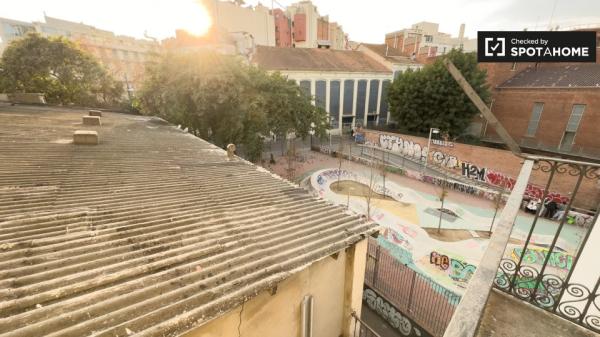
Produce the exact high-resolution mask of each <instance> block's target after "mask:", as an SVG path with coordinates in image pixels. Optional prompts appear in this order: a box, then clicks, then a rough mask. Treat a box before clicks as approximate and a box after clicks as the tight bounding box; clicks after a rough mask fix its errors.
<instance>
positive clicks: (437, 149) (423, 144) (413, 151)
mask: <svg viewBox="0 0 600 337" xmlns="http://www.w3.org/2000/svg"><path fill="white" fill-rule="evenodd" d="M363 132H364V133H365V139H366V141H367V142H368V143H370V144H372V145H375V146H380V147H384V148H387V149H390V150H392V151H398V152H401V153H403V154H404V155H408V156H411V157H413V158H415V159H416V160H420V161H425V159H426V158H427V157H429V163H430V164H432V163H434V164H436V165H443V166H444V167H446V168H447V169H449V170H452V171H453V172H454V173H457V174H461V175H463V176H467V177H469V178H472V179H478V180H481V181H485V182H488V183H490V184H492V185H497V186H503V187H509V188H512V185H514V180H515V179H516V177H517V176H518V174H519V170H520V168H521V163H522V159H521V158H519V157H516V156H515V155H513V154H512V153H511V152H510V151H506V150H500V149H494V148H488V147H482V146H475V145H468V144H462V143H456V142H450V143H447V144H445V145H437V144H434V143H432V144H431V150H430V151H429V150H428V149H427V141H428V139H427V138H423V137H415V136H408V135H403V134H394V133H384V132H379V131H373V130H363ZM382 136H383V137H382ZM399 141H401V142H402V145H400V144H399V143H398V142H399ZM463 166H464V167H465V168H466V171H465V170H464V169H463ZM479 174H481V175H479ZM547 180H548V174H547V173H545V172H541V171H539V170H534V171H533V174H532V176H531V178H530V180H529V183H530V185H529V186H528V188H527V191H526V193H527V194H528V195H530V196H533V197H538V196H541V194H542V193H543V187H545V185H546V183H547ZM575 183H576V177H573V176H571V175H569V174H556V175H555V177H554V180H553V183H552V185H551V186H550V189H549V190H550V192H551V193H552V195H553V196H555V197H557V198H563V199H568V198H570V196H571V191H572V190H573V188H574V187H575ZM599 197H600V185H598V181H597V180H596V181H593V180H590V179H584V180H583V182H582V184H581V187H580V190H579V192H578V194H577V197H576V199H575V203H574V205H575V206H578V207H582V208H589V209H593V208H595V207H596V206H597V202H598V198H599Z"/></svg>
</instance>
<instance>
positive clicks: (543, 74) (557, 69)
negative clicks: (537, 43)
mask: <svg viewBox="0 0 600 337" xmlns="http://www.w3.org/2000/svg"><path fill="white" fill-rule="evenodd" d="M499 87H500V88H599V89H600V64H598V63H591V64H589V63H582V64H575V65H573V64H570V65H540V66H538V67H537V68H536V67H529V68H527V69H525V70H523V71H522V72H520V73H518V74H517V75H515V76H513V77H512V78H510V79H508V80H507V81H506V82H504V83H503V84H501V85H500V86H499Z"/></svg>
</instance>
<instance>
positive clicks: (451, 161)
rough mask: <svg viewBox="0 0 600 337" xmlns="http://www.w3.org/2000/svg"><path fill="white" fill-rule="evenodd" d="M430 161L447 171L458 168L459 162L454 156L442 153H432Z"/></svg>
mask: <svg viewBox="0 0 600 337" xmlns="http://www.w3.org/2000/svg"><path fill="white" fill-rule="evenodd" d="M431 161H432V162H434V163H435V164H437V165H439V166H442V167H445V168H449V169H453V168H457V167H459V161H458V158H456V156H453V155H450V154H447V153H443V152H441V151H433V152H432V153H431Z"/></svg>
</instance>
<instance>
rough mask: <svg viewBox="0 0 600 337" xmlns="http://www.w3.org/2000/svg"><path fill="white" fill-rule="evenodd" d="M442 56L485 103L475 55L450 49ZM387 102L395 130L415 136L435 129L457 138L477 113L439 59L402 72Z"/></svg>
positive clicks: (486, 91) (486, 93) (482, 78)
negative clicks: (396, 126)
mask: <svg viewBox="0 0 600 337" xmlns="http://www.w3.org/2000/svg"><path fill="white" fill-rule="evenodd" d="M443 57H447V58H449V59H450V60H451V61H452V62H453V63H454V65H456V67H457V68H458V69H459V70H460V71H461V72H462V74H463V76H464V77H465V78H466V79H467V81H468V82H469V84H471V86H472V87H473V89H474V90H475V91H476V92H477V94H478V95H479V96H480V97H481V98H482V99H483V101H484V102H486V103H489V101H490V98H491V94H490V91H489V89H488V86H487V84H486V77H487V73H486V71H485V70H482V69H479V68H478V67H477V57H476V55H475V53H463V52H462V51H460V50H456V49H453V50H452V51H450V53H448V54H447V55H445V56H443ZM388 102H389V104H390V113H391V116H392V118H393V119H394V120H395V121H396V122H397V123H398V125H399V127H400V128H401V129H402V130H404V131H411V132H418V133H427V132H429V129H430V128H438V129H441V130H445V131H447V132H449V133H450V134H451V135H452V136H455V137H456V136H460V135H461V134H463V133H464V131H465V130H466V128H467V127H468V126H469V124H470V123H471V120H472V119H473V117H474V116H475V115H476V114H478V113H479V110H478V109H477V108H476V107H475V106H474V105H473V103H472V102H471V100H470V99H469V98H468V97H467V95H465V93H464V92H463V90H462V89H461V88H460V86H459V85H458V84H457V83H456V81H455V80H454V79H453V78H452V76H451V75H450V73H449V72H448V70H446V67H445V66H444V64H443V59H442V57H440V58H438V59H437V60H436V61H435V63H434V64H432V65H428V66H425V67H424V68H423V69H420V70H417V71H412V70H407V71H406V72H404V73H402V74H401V75H400V76H399V77H398V78H397V79H396V80H394V82H393V83H392V85H391V87H390V90H389V93H388Z"/></svg>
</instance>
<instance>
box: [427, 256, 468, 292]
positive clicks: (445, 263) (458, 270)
mask: <svg viewBox="0 0 600 337" xmlns="http://www.w3.org/2000/svg"><path fill="white" fill-rule="evenodd" d="M429 262H430V263H431V264H433V265H436V266H437V267H439V268H440V269H441V270H443V271H445V272H447V273H448V277H450V278H451V279H452V280H454V281H455V282H458V283H459V285H460V286H466V283H467V282H469V280H470V279H471V276H473V274H474V273H475V269H476V268H477V267H475V266H474V265H472V264H470V263H467V262H464V261H460V260H457V259H452V258H449V257H448V256H447V255H443V254H440V253H438V252H435V251H432V252H431V254H430V255H429Z"/></svg>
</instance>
